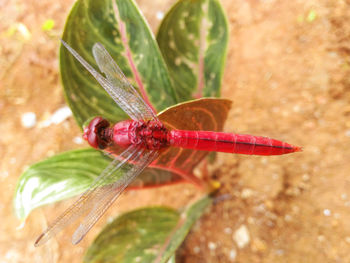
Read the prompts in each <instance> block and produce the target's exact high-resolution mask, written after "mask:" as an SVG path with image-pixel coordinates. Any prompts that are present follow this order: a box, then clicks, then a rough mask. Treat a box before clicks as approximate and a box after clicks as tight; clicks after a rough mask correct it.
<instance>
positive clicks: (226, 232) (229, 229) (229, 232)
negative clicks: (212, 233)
mask: <svg viewBox="0 0 350 263" xmlns="http://www.w3.org/2000/svg"><path fill="white" fill-rule="evenodd" d="M224 232H225V234H228V235H230V234H232V229H231V228H230V227H225V229H224Z"/></svg>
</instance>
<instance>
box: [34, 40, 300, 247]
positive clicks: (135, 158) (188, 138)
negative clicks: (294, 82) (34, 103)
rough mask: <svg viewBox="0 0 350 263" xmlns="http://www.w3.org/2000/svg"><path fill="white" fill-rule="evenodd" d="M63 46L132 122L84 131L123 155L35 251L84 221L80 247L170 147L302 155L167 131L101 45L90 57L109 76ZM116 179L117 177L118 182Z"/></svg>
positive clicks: (247, 138)
mask: <svg viewBox="0 0 350 263" xmlns="http://www.w3.org/2000/svg"><path fill="white" fill-rule="evenodd" d="M61 42H62V44H63V45H64V46H65V47H66V48H67V50H68V51H69V52H70V53H71V54H72V55H73V56H74V57H75V58H76V59H77V60H78V61H79V62H80V63H81V64H82V65H83V66H84V68H85V69H86V70H88V71H89V72H90V73H91V75H92V76H93V77H94V78H95V79H96V80H97V81H98V82H99V84H100V85H101V86H102V87H103V88H104V89H105V90H106V91H107V93H108V94H109V95H110V96H111V97H112V98H113V100H114V101H115V102H116V103H117V105H119V107H120V108H121V109H123V110H124V111H125V112H126V113H127V114H128V115H129V117H130V119H129V120H125V121H121V122H118V123H116V124H114V125H111V123H110V122H109V121H108V120H106V119H104V118H103V117H100V116H98V117H95V118H93V119H92V120H91V121H90V123H89V124H88V125H87V126H86V127H85V128H84V133H83V138H84V139H85V140H86V141H87V142H88V143H89V144H90V146H92V147H93V148H95V149H98V150H104V151H106V152H109V153H111V152H113V150H114V149H115V148H122V149H123V150H122V152H121V153H118V155H114V158H113V159H112V161H111V163H110V164H109V165H108V166H107V167H106V168H105V170H104V171H103V172H102V173H101V174H100V175H99V176H98V177H97V178H96V179H95V180H94V182H93V183H92V184H91V186H90V187H89V188H88V190H86V191H85V192H84V193H83V194H82V195H81V196H80V197H79V198H78V199H77V200H76V201H75V202H74V203H73V204H72V205H71V206H70V207H69V208H68V209H67V210H66V211H64V212H63V213H62V214H61V215H60V216H59V217H58V218H57V219H56V220H55V221H53V222H52V223H51V224H50V225H49V226H48V228H47V229H46V230H45V231H44V232H43V233H42V234H41V235H40V236H39V237H38V239H37V240H36V242H35V246H40V245H42V244H44V243H45V242H47V241H48V240H49V239H50V238H52V237H54V236H55V235H56V234H57V233H59V232H60V231H61V230H62V229H64V228H65V227H66V226H68V225H70V224H71V223H73V222H74V221H76V220H78V219H79V218H81V217H83V219H82V221H81V222H80V224H79V226H78V227H77V229H76V230H75V232H74V234H73V236H72V243H73V244H77V243H79V242H80V241H81V240H82V239H83V238H84V236H85V235H86V234H87V233H88V232H89V230H90V229H91V228H92V227H93V226H94V225H95V223H96V222H97V221H98V220H99V219H100V217H101V216H102V215H103V214H104V213H105V212H106V211H107V209H108V208H109V207H110V206H111V205H112V204H113V203H114V201H115V200H116V199H117V198H118V197H119V196H120V194H121V193H122V192H123V190H125V188H126V187H127V186H128V185H129V184H130V183H131V182H132V181H133V180H134V179H135V178H136V177H137V176H138V175H139V174H140V173H142V171H143V170H144V169H145V168H146V167H147V166H148V165H149V164H151V163H152V162H153V161H155V160H156V159H157V158H158V157H159V156H160V155H161V153H162V151H164V149H167V148H168V147H181V148H185V149H193V150H201V151H215V152H226V153H238V154H249V155H281V154H287V153H293V152H298V151H301V148H300V147H297V146H293V145H291V144H288V143H286V142H282V141H279V140H275V139H271V138H267V137H261V136H253V135H245V134H235V133H225V132H214V131H189V130H176V129H169V128H167V127H166V126H165V125H164V124H163V123H162V122H161V121H160V120H159V119H158V117H157V114H156V112H155V110H154V109H153V108H152V107H151V106H150V105H149V104H148V103H146V102H145V100H144V99H143V98H142V96H141V95H140V93H139V92H138V91H137V90H136V89H135V88H134V87H133V86H132V85H131V84H130V82H129V81H128V80H127V78H126V77H125V75H124V74H123V72H122V71H121V69H120V68H119V67H118V65H117V63H116V62H115V61H114V60H113V58H112V57H111V55H110V54H109V53H108V51H107V50H106V49H105V48H104V46H103V45H102V44H100V43H96V44H94V46H93V48H92V53H93V56H94V59H95V61H96V63H97V65H98V67H99V69H100V71H101V72H102V73H103V74H104V75H105V76H103V75H102V74H101V73H99V72H98V71H96V70H95V69H94V68H93V67H92V66H91V65H90V64H88V62H86V61H85V60H84V59H83V58H82V57H81V56H80V55H79V54H78V53H77V52H76V51H75V50H74V49H73V48H72V47H70V46H69V45H68V44H67V43H66V42H65V41H63V40H61ZM116 174H119V177H118V180H116ZM120 174H121V176H120Z"/></svg>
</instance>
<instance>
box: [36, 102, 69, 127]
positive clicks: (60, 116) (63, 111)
mask: <svg viewBox="0 0 350 263" xmlns="http://www.w3.org/2000/svg"><path fill="white" fill-rule="evenodd" d="M70 116H72V111H71V110H70V108H69V107H68V106H64V107H62V108H60V109H58V110H56V111H55V112H54V113H53V114H52V116H51V117H50V118H49V119H48V120H46V121H44V122H43V123H42V124H41V126H42V127H48V126H50V125H51V124H56V125H57V124H60V123H61V122H63V121H65V120H66V119H68V118H69V117H70Z"/></svg>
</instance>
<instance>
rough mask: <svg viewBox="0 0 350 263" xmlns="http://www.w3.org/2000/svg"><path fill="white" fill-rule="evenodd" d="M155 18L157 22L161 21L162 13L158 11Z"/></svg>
mask: <svg viewBox="0 0 350 263" xmlns="http://www.w3.org/2000/svg"><path fill="white" fill-rule="evenodd" d="M156 17H157V19H158V20H162V19H163V17H164V12H162V11H158V12H157V13H156Z"/></svg>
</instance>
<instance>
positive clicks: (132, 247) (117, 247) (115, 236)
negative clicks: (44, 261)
mask: <svg viewBox="0 0 350 263" xmlns="http://www.w3.org/2000/svg"><path fill="white" fill-rule="evenodd" d="M210 204H211V198H210V197H208V196H205V197H204V198H202V199H201V200H199V201H197V202H196V203H195V204H193V205H191V206H190V207H188V208H187V209H186V210H185V211H184V212H183V213H182V214H181V215H180V214H179V213H178V212H176V211H175V210H173V209H170V208H165V207H152V208H149V207H148V208H142V209H139V210H135V211H131V212H128V213H125V214H123V215H121V216H120V217H118V218H116V219H115V220H114V221H113V222H112V223H110V224H108V225H107V226H106V227H105V228H104V229H103V230H102V232H101V233H100V234H99V235H98V236H97V238H96V239H95V240H94V242H93V243H92V245H91V246H90V248H89V249H88V251H87V253H86V255H85V257H84V262H85V263H95V262H100V263H103V262H111V263H112V262H120V263H122V262H125V263H126V262H167V261H168V260H169V259H170V258H171V257H172V256H173V255H174V252H175V250H176V248H178V247H179V246H180V244H181V243H182V242H183V240H184V239H185V237H186V235H187V234H188V232H189V230H190V228H191V226H192V225H193V223H194V222H195V221H196V220H197V219H198V218H199V217H200V216H201V215H202V213H203V211H204V209H205V208H206V207H207V206H209V205H210ZM173 258H174V257H173Z"/></svg>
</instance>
